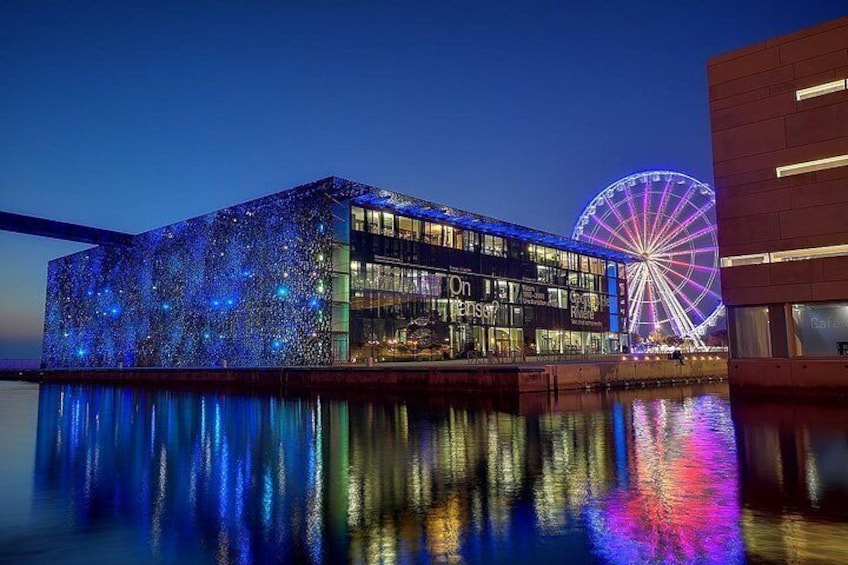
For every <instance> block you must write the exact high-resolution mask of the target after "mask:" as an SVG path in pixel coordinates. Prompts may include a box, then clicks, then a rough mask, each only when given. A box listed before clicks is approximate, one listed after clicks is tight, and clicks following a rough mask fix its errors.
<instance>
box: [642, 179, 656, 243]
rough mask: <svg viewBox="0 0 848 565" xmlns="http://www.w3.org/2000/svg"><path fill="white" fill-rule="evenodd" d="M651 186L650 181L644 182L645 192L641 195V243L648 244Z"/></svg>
mask: <svg viewBox="0 0 848 565" xmlns="http://www.w3.org/2000/svg"><path fill="white" fill-rule="evenodd" d="M652 187H653V184H652V183H651V181H650V180H647V179H646V180H645V192H644V193H643V194H642V241H644V242H645V243H648V242H649V241H650V239H649V234H648V209H649V208H650V202H651V188H652Z"/></svg>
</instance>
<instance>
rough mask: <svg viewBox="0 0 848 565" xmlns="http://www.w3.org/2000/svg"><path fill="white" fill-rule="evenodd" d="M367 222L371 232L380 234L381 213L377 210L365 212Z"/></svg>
mask: <svg viewBox="0 0 848 565" xmlns="http://www.w3.org/2000/svg"><path fill="white" fill-rule="evenodd" d="M365 221H366V223H367V224H368V231H369V232H371V233H380V224H381V222H380V212H378V211H377V210H365Z"/></svg>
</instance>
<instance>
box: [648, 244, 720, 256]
mask: <svg viewBox="0 0 848 565" xmlns="http://www.w3.org/2000/svg"><path fill="white" fill-rule="evenodd" d="M716 251H718V246H716V245H711V246H709V247H696V248H694V249H684V250H682V251H668V252H665V253H653V254H651V258H652V259H657V258H662V259H665V258H668V257H676V256H678V255H690V254H692V255H694V254H695V253H715V252H716Z"/></svg>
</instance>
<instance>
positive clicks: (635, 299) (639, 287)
mask: <svg viewBox="0 0 848 565" xmlns="http://www.w3.org/2000/svg"><path fill="white" fill-rule="evenodd" d="M644 271H645V265H643V264H642V263H639V264H637V265H636V268H635V269H633V279H634V283H635V284H634V286H633V292H632V294H630V296H628V300H629V301H630V303H629V305H628V311H629V316H628V317H629V318H630V328H631V329H635V328H636V327H638V325H639V323H640V322H641V319H642V301H643V300H644V298H645V284H646V283H647V276H646V274H645V272H644Z"/></svg>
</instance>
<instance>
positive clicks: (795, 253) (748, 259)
mask: <svg viewBox="0 0 848 565" xmlns="http://www.w3.org/2000/svg"><path fill="white" fill-rule="evenodd" d="M845 255H848V245H829V246H826V247H808V248H805V249H790V250H788V251H773V252H772V253H755V254H753V255H736V256H733V257H722V258H721V266H722V268H725V269H726V268H729V267H741V266H743V265H762V264H764V263H782V262H784V261H805V260H807V259H824V258H826V257H843V256H845Z"/></svg>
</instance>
